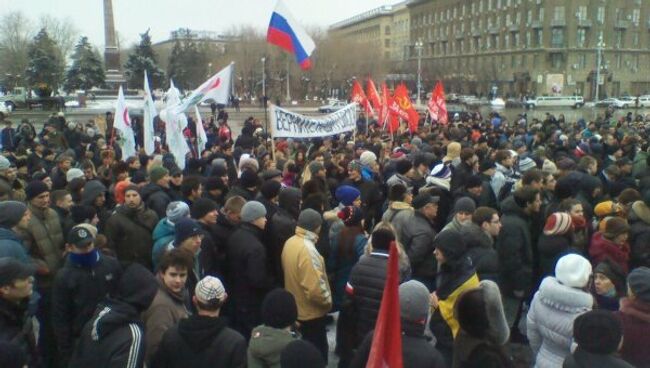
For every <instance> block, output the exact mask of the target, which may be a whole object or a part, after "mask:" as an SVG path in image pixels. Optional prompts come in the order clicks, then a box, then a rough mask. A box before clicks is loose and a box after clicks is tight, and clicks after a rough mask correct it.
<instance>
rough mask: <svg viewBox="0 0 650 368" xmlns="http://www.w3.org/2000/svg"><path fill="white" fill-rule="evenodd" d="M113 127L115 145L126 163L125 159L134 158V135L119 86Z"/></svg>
mask: <svg viewBox="0 0 650 368" xmlns="http://www.w3.org/2000/svg"><path fill="white" fill-rule="evenodd" d="M113 127H114V128H115V129H117V131H118V134H119V135H120V136H119V138H118V142H117V144H118V145H119V146H120V148H121V149H122V160H124V161H126V159H127V158H129V157H132V156H135V155H136V151H135V135H134V133H133V127H132V126H131V119H130V118H129V109H128V108H127V107H126V101H125V100H124V92H122V86H120V89H119V91H118V92H117V102H116V103H115V115H114V120H113Z"/></svg>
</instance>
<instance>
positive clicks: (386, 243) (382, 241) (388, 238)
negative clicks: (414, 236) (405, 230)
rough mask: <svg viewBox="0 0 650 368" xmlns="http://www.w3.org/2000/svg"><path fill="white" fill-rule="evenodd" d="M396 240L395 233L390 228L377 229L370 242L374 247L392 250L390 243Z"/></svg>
mask: <svg viewBox="0 0 650 368" xmlns="http://www.w3.org/2000/svg"><path fill="white" fill-rule="evenodd" d="M394 241H395V234H394V233H393V232H392V231H390V230H389V229H384V228H381V229H377V230H375V231H374V232H373V233H372V236H371V238H370V243H371V244H372V248H373V249H382V250H386V251H388V250H390V243H392V242H394Z"/></svg>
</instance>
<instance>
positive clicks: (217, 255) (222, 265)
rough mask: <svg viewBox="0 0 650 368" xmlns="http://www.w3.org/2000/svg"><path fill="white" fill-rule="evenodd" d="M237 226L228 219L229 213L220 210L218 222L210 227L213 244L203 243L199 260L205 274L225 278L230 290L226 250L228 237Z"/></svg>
mask: <svg viewBox="0 0 650 368" xmlns="http://www.w3.org/2000/svg"><path fill="white" fill-rule="evenodd" d="M236 228H237V226H236V225H235V224H233V223H232V222H231V221H230V220H228V215H226V214H225V213H223V211H221V210H219V216H218V217H217V223H216V224H214V225H213V226H210V227H209V232H210V236H211V237H212V245H213V246H212V247H209V246H208V245H207V244H206V245H205V246H204V244H201V253H199V261H200V263H201V269H202V270H203V273H204V275H211V276H216V277H218V278H219V279H220V280H223V281H224V285H226V290H229V287H228V285H227V284H226V275H227V265H226V250H227V245H228V238H229V237H230V235H231V234H232V233H233V232H234V231H235V229H236Z"/></svg>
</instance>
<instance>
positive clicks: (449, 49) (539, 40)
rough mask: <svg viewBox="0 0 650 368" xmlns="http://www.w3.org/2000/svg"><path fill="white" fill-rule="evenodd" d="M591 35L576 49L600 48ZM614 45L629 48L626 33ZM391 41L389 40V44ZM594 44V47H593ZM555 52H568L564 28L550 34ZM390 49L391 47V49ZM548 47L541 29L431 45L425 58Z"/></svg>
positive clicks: (581, 35)
mask: <svg viewBox="0 0 650 368" xmlns="http://www.w3.org/2000/svg"><path fill="white" fill-rule="evenodd" d="M588 36H589V34H588V32H587V31H586V30H584V29H581V30H578V33H577V34H576V43H575V47H587V46H588V45H590V44H591V46H593V47H596V42H597V40H596V39H595V38H593V39H591V40H590V39H589V38H590V37H588ZM612 38H613V41H614V45H613V46H614V48H619V49H620V48H625V46H626V45H625V31H623V30H616V31H615V32H614V33H613V35H612ZM387 41H388V40H387ZM589 41H591V43H589ZM549 46H550V47H551V48H566V47H568V46H569V45H567V34H566V32H565V30H564V29H562V28H554V29H552V30H551V34H550V45H549ZM639 46H640V45H639V34H638V33H633V35H632V47H633V48H639ZM386 47H388V43H387V46H386ZM539 47H544V32H543V30H541V29H538V30H534V31H528V32H526V33H524V34H523V38H522V36H520V33H518V32H515V33H512V34H504V35H501V34H493V35H488V36H484V37H473V38H472V39H469V40H465V39H460V40H452V41H447V40H443V41H440V42H428V43H426V44H425V48H424V51H423V54H424V55H426V56H432V55H434V54H437V55H451V54H454V53H457V54H464V53H468V52H481V51H489V50H493V49H497V50H510V49H523V48H539ZM648 47H649V48H650V39H648Z"/></svg>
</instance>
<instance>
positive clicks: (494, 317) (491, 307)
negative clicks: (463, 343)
mask: <svg viewBox="0 0 650 368" xmlns="http://www.w3.org/2000/svg"><path fill="white" fill-rule="evenodd" d="M454 309H455V310H454V313H455V316H456V318H457V320H458V323H459V325H460V327H461V328H462V329H463V330H464V331H465V332H467V333H468V334H469V335H471V336H473V337H475V338H478V339H487V340H489V341H490V342H492V343H493V344H495V345H504V344H505V343H506V342H508V338H509V337H510V328H509V326H508V321H507V320H506V316H505V313H504V310H503V303H502V301H501V292H500V291H499V286H497V284H496V283H495V282H494V281H490V280H483V281H481V282H480V283H479V285H478V287H477V288H475V289H470V290H468V291H466V292H465V293H463V294H461V295H460V297H459V298H458V301H457V302H456V305H455V307H454Z"/></svg>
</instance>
